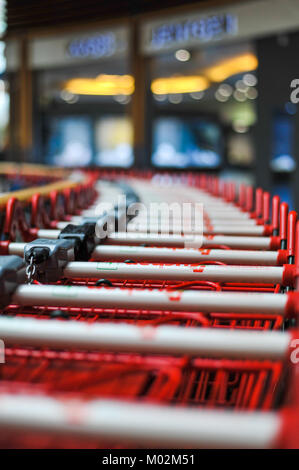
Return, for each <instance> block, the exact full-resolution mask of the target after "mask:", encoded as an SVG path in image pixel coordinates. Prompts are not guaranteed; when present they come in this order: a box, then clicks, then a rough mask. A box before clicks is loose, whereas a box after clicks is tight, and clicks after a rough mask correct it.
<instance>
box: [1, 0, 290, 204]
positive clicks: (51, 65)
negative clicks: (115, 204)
mask: <svg viewBox="0 0 299 470" xmlns="http://www.w3.org/2000/svg"><path fill="white" fill-rule="evenodd" d="M0 32H1V33H2V39H1V42H0V73H1V77H0V149H1V160H2V161H26V162H34V163H44V164H50V165H55V166H62V167H80V166H84V167H85V166H97V167H118V168H124V169H129V168H132V167H135V168H156V169H159V170H167V171H175V170H177V169H179V170H184V169H186V170H190V169H191V170H192V171H196V172H197V171H202V170H204V171H208V172H211V173H215V174H220V175H221V176H222V177H227V178H231V177H232V176H233V177H235V178H237V179H238V181H244V182H248V183H253V184H255V185H261V186H263V188H264V189H265V190H270V191H271V192H272V193H278V194H280V195H281V197H282V198H283V199H284V200H286V201H287V202H288V203H289V205H290V207H291V208H295V207H296V203H295V201H296V200H297V201H298V200H299V187H298V186H299V185H298V184H296V183H297V182H298V181H299V178H298V172H299V169H298V165H297V161H298V157H299V120H298V109H297V106H296V79H298V84H299V67H298V65H299V55H298V50H299V5H298V0H284V1H281V0H245V1H244V0H243V1H240V0H239V1H232V0H231V1H225V0H222V1H221V0H218V1H208V0H201V1H193V2H192V1H189V2H188V1H187V2H180V1H170V0H160V1H159V2H158V1H156V0H152V1H143V2H138V1H130V2H129V1H127V2H124V1H120V0H116V1H110V2H108V4H106V2H101V1H97V2H95V1H93V0H85V1H84V2H81V1H80V0H72V1H71V0H66V1H64V2H60V1H59V0H43V1H42V2H40V1H38V0H28V1H27V2H26V3H24V2H22V1H20V0H7V1H5V0H0ZM294 80H295V81H294ZM298 84H297V87H298ZM292 92H293V95H292ZM298 96H299V93H298ZM297 209H299V207H298V204H297Z"/></svg>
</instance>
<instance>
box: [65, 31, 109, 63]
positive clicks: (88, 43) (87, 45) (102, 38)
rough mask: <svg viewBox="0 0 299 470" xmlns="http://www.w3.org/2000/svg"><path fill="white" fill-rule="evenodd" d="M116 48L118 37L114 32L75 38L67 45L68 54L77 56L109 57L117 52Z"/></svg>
mask: <svg viewBox="0 0 299 470" xmlns="http://www.w3.org/2000/svg"><path fill="white" fill-rule="evenodd" d="M115 50H116V37H115V34H114V33H112V32H107V33H106V32H105V33H102V34H96V35H94V36H90V37H81V38H79V39H74V40H72V41H71V42H70V43H69V44H68V47H67V51H68V54H69V55H70V56H71V57H76V58H77V57H78V58H79V57H82V58H95V59H96V58H99V57H109V56H111V55H113V54H114V53H115Z"/></svg>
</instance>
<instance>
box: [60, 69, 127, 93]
mask: <svg viewBox="0 0 299 470" xmlns="http://www.w3.org/2000/svg"><path fill="white" fill-rule="evenodd" d="M63 90H65V91H67V92H69V93H73V94H76V95H104V96H110V95H113V96H118V95H131V94H132V93H133V92H134V78H133V77H132V76H131V75H104V74H102V75H98V76H97V77H96V78H72V79H71V80H68V81H67V82H65V83H64V85H63Z"/></svg>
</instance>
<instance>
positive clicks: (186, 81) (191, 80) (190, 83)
mask: <svg viewBox="0 0 299 470" xmlns="http://www.w3.org/2000/svg"><path fill="white" fill-rule="evenodd" d="M208 87H209V81H208V80H207V79H206V78H205V77H201V76H200V75H190V76H184V77H183V76H181V77H168V78H156V79H155V80H153V81H152V84H151V90H152V92H153V93H154V94H156V95H169V94H172V95H173V94H176V93H195V92H200V91H203V90H206V89H207V88H208Z"/></svg>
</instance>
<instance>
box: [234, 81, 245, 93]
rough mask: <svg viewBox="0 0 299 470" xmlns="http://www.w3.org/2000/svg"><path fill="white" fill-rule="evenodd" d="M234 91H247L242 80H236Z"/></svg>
mask: <svg viewBox="0 0 299 470" xmlns="http://www.w3.org/2000/svg"><path fill="white" fill-rule="evenodd" d="M236 89H237V90H239V91H243V92H245V91H247V90H248V86H247V85H246V84H245V83H244V82H243V80H238V81H237V82H236Z"/></svg>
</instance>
